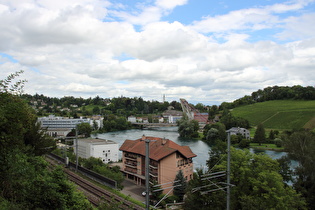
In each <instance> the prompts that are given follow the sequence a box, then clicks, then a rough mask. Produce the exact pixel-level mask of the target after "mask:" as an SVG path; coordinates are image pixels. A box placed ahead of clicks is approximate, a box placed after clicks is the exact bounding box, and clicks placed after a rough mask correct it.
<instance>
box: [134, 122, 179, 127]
mask: <svg viewBox="0 0 315 210" xmlns="http://www.w3.org/2000/svg"><path fill="white" fill-rule="evenodd" d="M132 125H136V126H139V127H142V128H155V127H174V126H177V124H176V123H132Z"/></svg>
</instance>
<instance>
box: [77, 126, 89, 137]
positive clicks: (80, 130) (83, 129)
mask: <svg viewBox="0 0 315 210" xmlns="http://www.w3.org/2000/svg"><path fill="white" fill-rule="evenodd" d="M77 128H78V134H79V135H82V134H83V135H84V136H85V137H89V136H90V135H91V132H92V127H91V125H90V124H89V123H80V124H78V125H77Z"/></svg>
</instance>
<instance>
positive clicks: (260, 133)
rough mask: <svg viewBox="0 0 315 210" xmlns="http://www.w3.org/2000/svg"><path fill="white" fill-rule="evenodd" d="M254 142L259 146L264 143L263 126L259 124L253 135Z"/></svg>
mask: <svg viewBox="0 0 315 210" xmlns="http://www.w3.org/2000/svg"><path fill="white" fill-rule="evenodd" d="M254 142H257V143H259V145H261V143H263V142H266V133H265V128H264V125H263V124H259V125H258V126H257V129H256V131H255V135H254Z"/></svg>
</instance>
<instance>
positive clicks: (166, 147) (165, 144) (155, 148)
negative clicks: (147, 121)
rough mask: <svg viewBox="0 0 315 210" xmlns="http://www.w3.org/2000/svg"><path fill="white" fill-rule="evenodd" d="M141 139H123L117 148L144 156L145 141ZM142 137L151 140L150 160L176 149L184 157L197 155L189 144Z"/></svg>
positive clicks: (166, 154) (163, 156)
mask: <svg viewBox="0 0 315 210" xmlns="http://www.w3.org/2000/svg"><path fill="white" fill-rule="evenodd" d="M142 139H143V138H140V139H137V140H125V142H124V143H123V144H122V145H121V147H120V148H119V150H121V151H125V152H131V153H135V154H140V155H142V156H145V141H144V140H142ZM144 139H149V140H151V141H150V147H149V149H150V159H152V160H156V161H159V160H161V159H163V158H165V157H167V156H169V155H171V154H173V153H174V152H177V151H178V152H179V153H181V154H182V155H183V156H184V157H186V158H193V157H196V156H197V155H195V154H194V153H193V152H192V151H191V149H190V147H189V146H180V145H178V144H176V143H175V142H173V141H171V140H169V139H163V138H158V137H149V136H145V137H144Z"/></svg>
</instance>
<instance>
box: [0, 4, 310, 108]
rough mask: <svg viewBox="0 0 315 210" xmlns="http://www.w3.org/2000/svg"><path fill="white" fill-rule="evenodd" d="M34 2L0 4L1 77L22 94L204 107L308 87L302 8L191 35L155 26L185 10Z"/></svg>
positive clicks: (263, 12) (229, 19)
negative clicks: (18, 80)
mask: <svg viewBox="0 0 315 210" xmlns="http://www.w3.org/2000/svg"><path fill="white" fill-rule="evenodd" d="M37 2H39V3H36V2H34V1H31V0H29V1H28V0H26V1H23V3H21V1H14V0H13V1H1V3H0V30H1V33H0V52H1V53H2V54H0V76H1V78H5V77H6V76H7V75H9V74H10V73H13V72H16V71H18V70H21V69H23V70H24V71H25V73H24V74H23V75H22V77H23V78H22V79H27V80H28V83H27V84H26V86H25V90H26V92H27V93H30V94H35V93H39V94H44V95H47V96H51V97H62V96H65V95H72V96H75V97H86V98H87V97H94V96H96V95H99V96H101V97H104V98H106V97H117V96H120V95H124V96H128V97H140V96H141V97H143V98H144V99H145V100H151V99H154V100H159V99H161V98H162V97H161V96H162V95H163V94H166V96H167V100H178V99H179V98H186V99H187V100H188V101H191V102H192V103H194V102H196V103H198V102H202V103H206V104H210V105H211V103H215V104H220V103H221V102H223V101H233V100H235V99H237V98H239V97H242V96H244V95H246V94H251V92H253V91H256V90H258V89H262V88H264V87H266V86H273V85H296V84H300V85H304V86H306V85H314V83H315V78H314V76H313V72H312V71H313V70H314V67H315V60H314V59H315V39H314V32H313V31H312V26H313V25H314V21H313V20H314V19H315V17H314V13H313V12H307V13H306V12H303V9H304V8H305V7H307V5H309V2H306V1H305V2H304V1H297V2H295V3H286V2H284V3H280V4H272V5H269V6H263V7H253V8H244V9H240V10H234V11H229V12H227V13H226V14H223V15H212V16H210V15H209V16H205V17H204V18H203V19H202V20H201V21H197V20H196V21H194V22H193V23H192V24H190V25H185V24H183V23H182V22H181V20H180V19H178V20H177V21H163V22H162V21H160V20H161V17H164V18H163V19H165V17H167V15H168V14H171V13H172V12H174V11H175V8H177V7H178V6H183V5H185V6H189V3H190V2H189V1H186V0H182V1H181V0H177V1H175V0H174V1H167V0H161V1H155V2H153V3H152V1H146V2H142V4H141V5H140V4H137V5H134V6H133V7H132V10H130V9H129V7H128V6H127V5H123V4H122V3H116V2H114V1H112V2H109V1H98V0H84V1H83V0H82V1H54V2H52V1H48V0H42V1H37ZM299 12H300V13H299ZM137 25H141V30H136V27H137ZM263 29H270V30H271V29H276V32H273V33H272V34H271V35H270V36H268V37H272V35H275V36H276V38H277V39H274V40H268V39H267V38H265V39H263V40H258V41H252V40H253V39H252V36H255V34H254V33H253V31H261V30H263ZM261 36H263V35H261ZM278 39H281V40H286V42H278ZM291 39H293V40H291ZM297 39H298V40H297ZM218 40H219V41H218ZM287 40H289V41H287Z"/></svg>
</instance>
